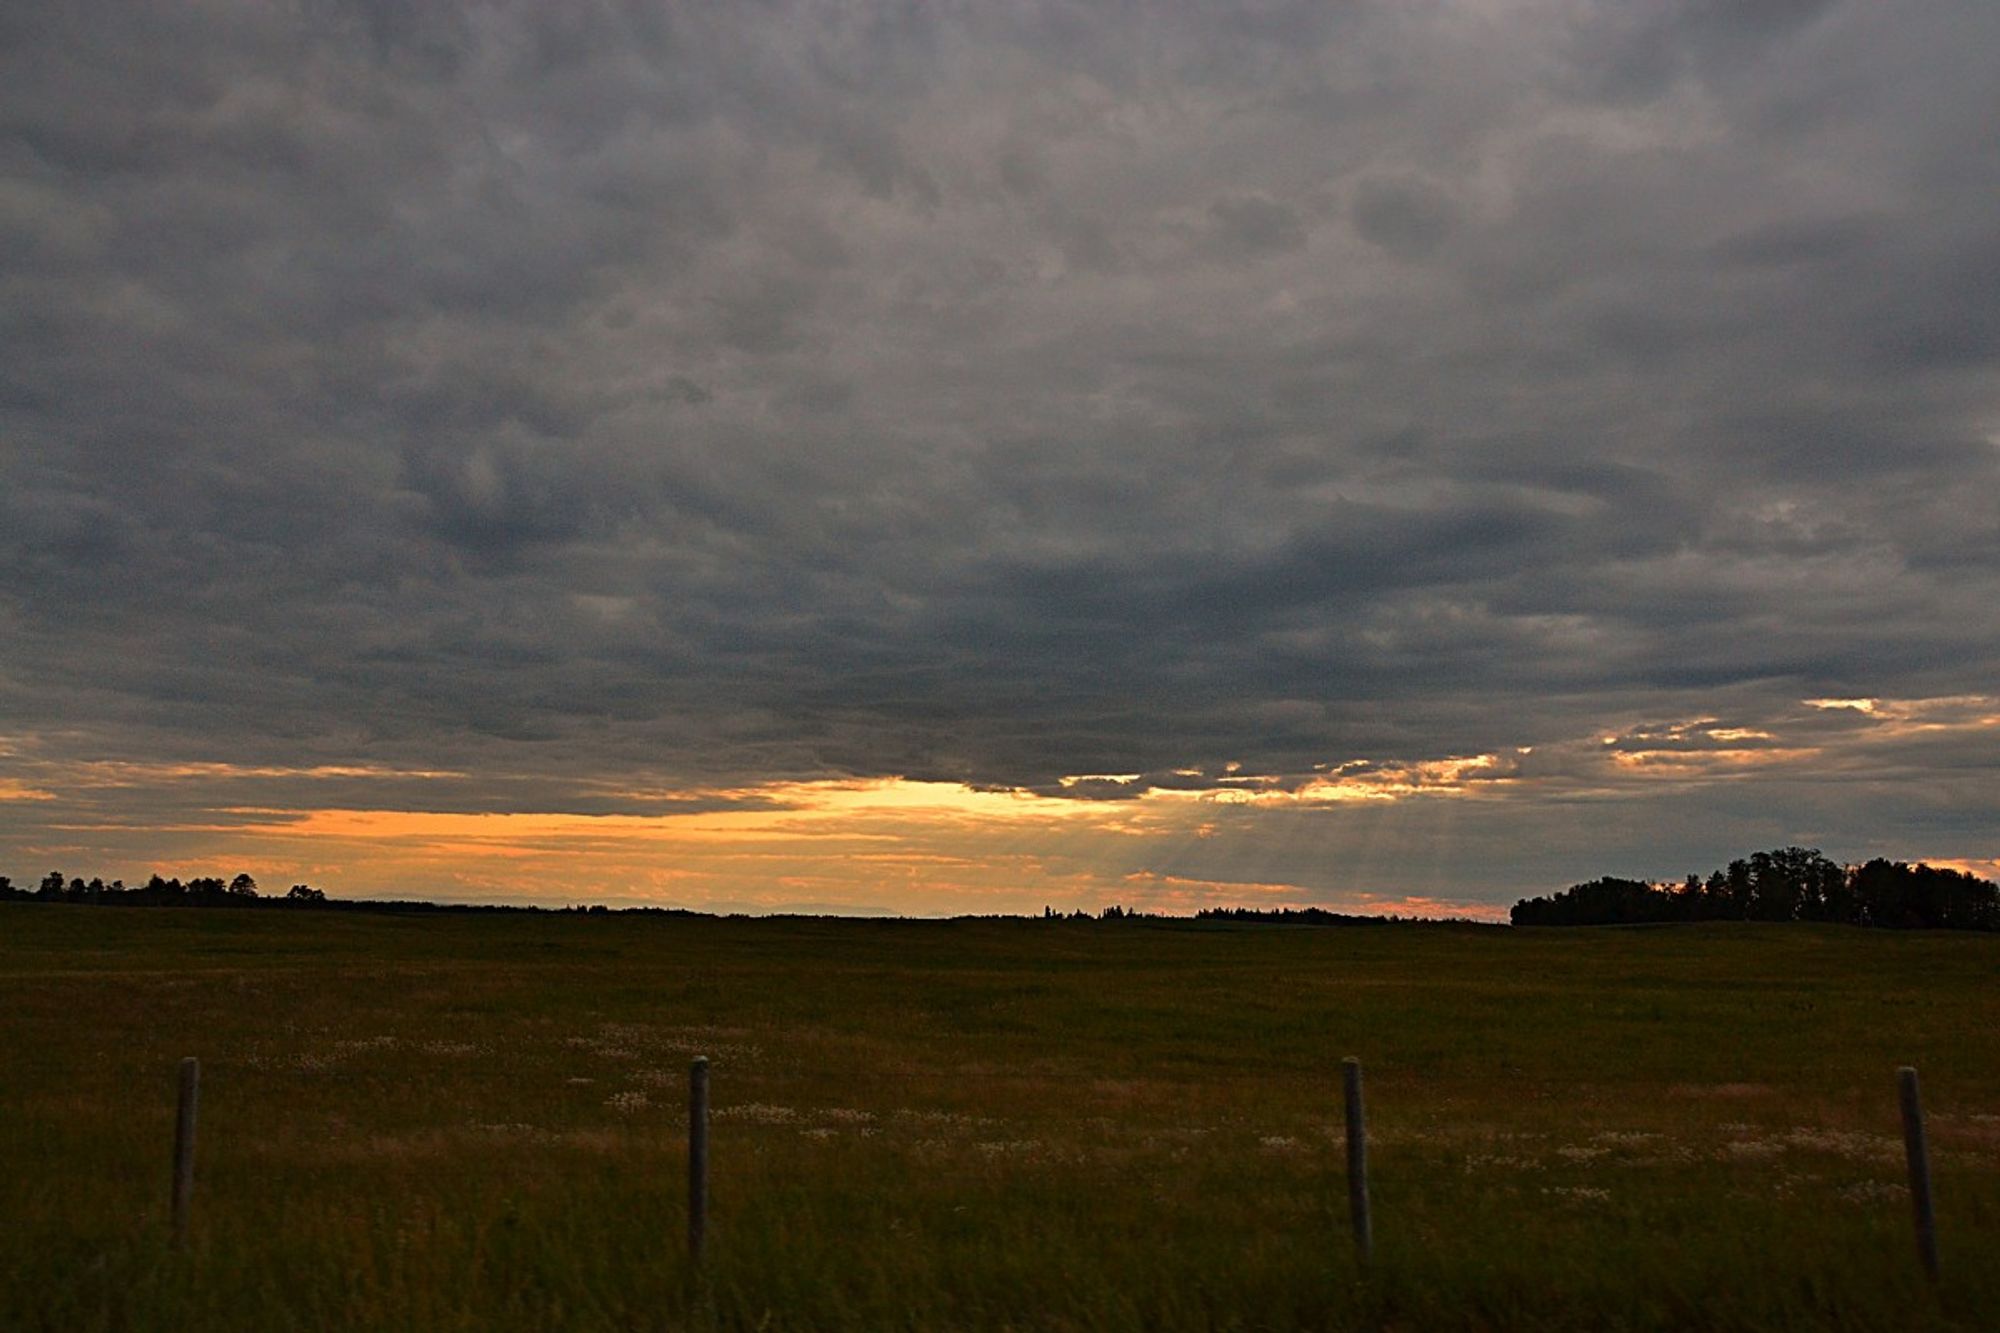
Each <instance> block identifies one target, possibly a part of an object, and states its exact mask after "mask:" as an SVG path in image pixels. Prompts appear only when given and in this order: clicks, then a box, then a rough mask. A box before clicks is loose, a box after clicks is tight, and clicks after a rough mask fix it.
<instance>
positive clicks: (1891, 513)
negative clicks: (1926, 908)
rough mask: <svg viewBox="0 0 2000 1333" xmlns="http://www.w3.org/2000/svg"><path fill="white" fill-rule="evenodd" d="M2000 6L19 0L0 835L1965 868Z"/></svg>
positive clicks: (1975, 756) (1431, 864) (658, 867)
mask: <svg viewBox="0 0 2000 1333" xmlns="http://www.w3.org/2000/svg"><path fill="white" fill-rule="evenodd" d="M1996 52H2000V5H1996V4H1994V3H1992V2H1991V0H1923V2H1922V3H1917V2H1915V0H1912V2H1909V3H1903V2H1900V0H1755V3H1728V2H1726V0H1632V2H1629V3H1609V2H1606V3H1588V2H1586V0H1521V2H1519V3H1512V2H1510V0H1456V2H1453V0H1394V2H1392V0H1375V2H1372V3H1326V2H1319V3H1299V4H1284V3H1209V4H1195V3H1181V4H1136V3H1133V4H1121V3H1106V2H1105V0H1078V2H1077V3H1029V2H1028V0H1009V2H1008V3H977V4H974V3H964V4H953V3H917V2H916V0H908V2H907V3H900V4H894V3H865V2H862V0H854V2H851V3H770V4H749V3H742V4H735V3H732V4H665V3H640V2H639V0H630V2H629V3H622V4H619V3H600V4H586V3H561V4H553V3H543V2H536V3H527V2H523V3H505V2H504V0H496V2H494V3H484V4H467V5H453V4H449V3H444V2H443V0H439V2H437V3H426V4H422V5H415V6H406V5H403V4H399V3H390V2H389V0H380V2H379V3H352V4H340V3H331V2H330V0H329V2H325V3H294V4H272V3H267V2H266V0H256V2H254V3H253V2H252V0H240V2H239V3H188V2H187V0H171V2H169V0H160V3H157V4H140V3H123V4H69V3H47V4H24V5H12V6H8V7H7V8H6V9H5V10H4V11H0V870H5V871H8V872H11V873H12V874H14V876H15V877H16V878H17V879H21V878H36V877H39V875H40V874H41V873H42V872H44V871H45V870H47V869H49V868H50V867H51V866H56V867H59V868H62V869H64V870H66V871H70V872H72V873H82V874H86V875H88V874H92V873H100V874H104V875H106V876H109V875H112V874H121V875H124V876H127V877H131V876H133V875H142V874H144V873H146V872H148V871H150V870H152V869H154V868H155V867H158V868H161V869H164V870H169V871H179V872H182V873H207V872H210V871H213V872H225V871H233V870H234V869H236V868H239V866H248V867H250V868H252V869H253V870H254V872H255V873H257V874H259V875H260V877H262V878H264V879H265V880H266V888H267V889H268V888H270V887H272V881H273V879H282V880H286V881H287V882H289V879H291V878H307V877H310V878H312V879H313V881H314V882H316V883H323V884H324V885H325V886H326V887H327V888H328V889H329V890H330V891H332V892H334V893H336V894H339V893H343V892H351V893H357V894H358V893H363V892H368V893H380V892H392V891H402V892H407V893H411V894H422V895H425V896H473V897H497V896H531V897H539V898H543V899H550V898H554V899H562V898H565V897H568V896H575V894H580V893H585V892H588V893H589V894H590V895H591V896H594V897H598V898H604V899H606V900H610V899H625V898H648V899H653V900H659V901H677V902H687V903H690V904H693V905H704V904H719V905H752V906H773V905H787V904H790V905H818V906H835V907H840V908H844V909H847V910H868V909H880V910H904V911H957V910H990V909H992V908H996V907H1000V908H1007V909H1014V908H1020V907H1039V905H1040V904H1041V903H1042V902H1044V901H1055V902H1057V903H1059V904H1060V905H1065V906H1071V905H1087V906H1093V907H1094V906H1096V905H1097V904H1099V903H1102V902H1111V901H1121V900H1122V901H1126V902H1142V903H1145V902H1150V903H1155V904H1159V905H1164V906H1178V907H1187V906H1192V905H1196V904H1199V903H1202V902H1208V901H1231V902H1234V901H1246V902H1280V901H1282V902H1296V903H1306V902H1322V903H1327V904H1331V905H1359V906H1376V907H1379V906H1381V905H1382V904H1390V905H1393V904H1396V903H1403V902H1412V903H1413V902H1417V901H1419V900H1421V901H1422V902H1424V903H1429V904H1433V905H1439V906H1440V910H1442V907H1448V906H1452V905H1457V906H1459V907H1468V908H1471V909H1474V910H1477V909H1479V908H1481V907H1482V906H1488V907H1490V906H1491V905H1493V904H1504V903H1505V902H1506V901H1508V900H1510V899H1511V898H1512V897H1514V896H1516V895H1517V894H1518V893H1520V892H1522V891H1529V890H1532V891H1543V890H1546V889H1549V888H1556V887H1561V886H1562V885H1563V884H1565V883H1568V882H1570V881H1572V880H1574V879H1579V878H1587V877H1590V876H1592V875H1596V874H1599V873H1606V872H1613V873H1622V874H1636V875H1647V876H1667V875H1679V874H1681V873H1684V872H1686V871H1689V870H1702V871H1705V870H1707V869H1709V868H1711V867H1712V866H1714V865H1715V864H1718V863H1719V862H1720V861H1723V860H1726V859H1728V858H1729V857H1731V856H1735V855H1740V854H1743V853H1747V852H1749V851H1752V850H1756V849H1758V848H1761V847H1767V846H1777V845H1784V844H1787V843H1793V842H1801V843H1806V844H1808V845H1813V846H1819V847H1822V848H1824V849H1825V850H1826V851H1827V852H1828V854H1829V855H1833V856H1835V857H1836V858H1840V859H1848V860H1854V859H1859V858H1861V857H1863V856H1867V855H1874V854H1877V853H1887V854H1892V855H1897V856H1903V857H1909V858H1916V857H1928V858H1932V859H1946V860H1953V861H1955V862H1957V863H1961V864H1965V865H1967V866H1969V867H1972V868H1980V869H1982V872H1983V873H1988V874H1990V873H1992V870H1993V869H1994V868H1995V867H1996V866H2000V862H1996V861H1995V860H1994V858H2000V131H1996V126H2000V73H1996V71H2000V66H1996ZM1079 779H1081V780H1079ZM1114 779H1115V780H1114ZM1066 780H1067V781H1066ZM871 857H872V858H875V859H873V860H871V859H869V858H871ZM704 858H709V859H704ZM551 876H556V877H559V878H564V881H565V882H564V883H563V884H562V885H561V886H560V887H552V886H551V884H550V882H549V880H550V877H551ZM277 887H279V888H280V889H282V887H283V884H282V883H280V884H278V885H277Z"/></svg>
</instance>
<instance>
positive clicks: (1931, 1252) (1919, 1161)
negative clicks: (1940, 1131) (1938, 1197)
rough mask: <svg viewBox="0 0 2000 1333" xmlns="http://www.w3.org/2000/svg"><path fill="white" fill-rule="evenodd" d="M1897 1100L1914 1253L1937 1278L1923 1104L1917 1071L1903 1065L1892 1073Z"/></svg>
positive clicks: (1934, 1224)
mask: <svg viewBox="0 0 2000 1333" xmlns="http://www.w3.org/2000/svg"><path fill="white" fill-rule="evenodd" d="M1896 1092H1897V1100H1898V1101H1899V1102H1901V1103H1902V1109H1903V1155H1904V1156H1905V1157H1906V1158H1908V1159H1909V1168H1910V1211H1911V1212H1912V1213H1913V1214H1914V1215H1915V1219H1916V1224H1917V1254H1918V1257H1920V1258H1921V1259H1922V1260H1923V1261H1924V1272H1926V1273H1927V1274H1929V1275H1930V1276H1931V1277H1932V1278H1936V1277H1937V1275H1938V1244H1937V1215H1936V1214H1935V1213H1934V1212H1933V1211H1932V1210H1931V1155H1930V1149H1929V1148H1928V1147H1927V1146H1926V1145H1925V1143H1924V1103H1923V1098H1922V1097H1921V1096H1920V1095H1919V1093H1918V1089H1917V1071H1916V1070H1915V1069H1913V1068H1911V1067H1910V1066H1908V1065H1904V1066H1903V1067H1902V1068H1901V1069H1898V1070H1897V1071H1896Z"/></svg>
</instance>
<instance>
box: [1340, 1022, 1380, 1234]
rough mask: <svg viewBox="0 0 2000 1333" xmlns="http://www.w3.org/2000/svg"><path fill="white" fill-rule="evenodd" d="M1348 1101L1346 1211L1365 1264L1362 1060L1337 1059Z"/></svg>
mask: <svg viewBox="0 0 2000 1333" xmlns="http://www.w3.org/2000/svg"><path fill="white" fill-rule="evenodd" d="M1340 1079H1341V1087H1342V1091H1343V1092H1344V1093H1345V1100H1346V1103H1347V1210H1348V1215H1349V1217H1350V1218H1352V1220H1353V1223H1354V1253H1355V1255H1356V1256H1357V1257H1358V1258H1359V1259H1360V1260H1361V1263H1362V1265H1363V1266H1364V1267H1366V1266H1367V1265H1368V1264H1369V1263H1370V1262H1371V1261H1372V1260H1373V1259H1374V1257H1375V1232H1374V1227H1373V1224H1372V1221H1371V1219H1370V1218H1369V1215H1368V1122H1367V1120H1366V1119H1365V1118H1364V1117H1363V1115H1362V1112H1361V1061H1359V1060H1357V1059H1356V1058H1355V1057H1353V1056H1351V1055H1350V1056H1348V1057H1347V1058H1346V1059H1345V1060H1342V1061H1341V1062H1340Z"/></svg>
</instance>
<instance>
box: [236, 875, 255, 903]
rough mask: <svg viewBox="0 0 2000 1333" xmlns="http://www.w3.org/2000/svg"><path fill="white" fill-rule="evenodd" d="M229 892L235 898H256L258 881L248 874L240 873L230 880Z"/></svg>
mask: <svg viewBox="0 0 2000 1333" xmlns="http://www.w3.org/2000/svg"><path fill="white" fill-rule="evenodd" d="M229 894H230V896H231V897H233V898H255V897H256V896H257V881H256V880H254V879H252V878H250V876H249V875H247V874H246V875H238V876H237V877H236V878H235V879H232V880H230V881H229Z"/></svg>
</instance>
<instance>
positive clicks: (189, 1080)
mask: <svg viewBox="0 0 2000 1333" xmlns="http://www.w3.org/2000/svg"><path fill="white" fill-rule="evenodd" d="M200 1101H201V1061H199V1060H197V1059H195V1058H194V1057H193V1056H192V1055H190V1056H189V1057H187V1058H186V1059H185V1060H182V1061H181V1090H180V1100H179V1102H178V1103H177V1105H176V1107H175V1110H174V1209H173V1217H174V1245H175V1247H176V1248H185V1247H186V1245H187V1238H188V1209H189V1207H190V1206H191V1205H192V1203H193V1201H194V1122H195V1113H196V1111H197V1110H198V1109H199V1104H200Z"/></svg>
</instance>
